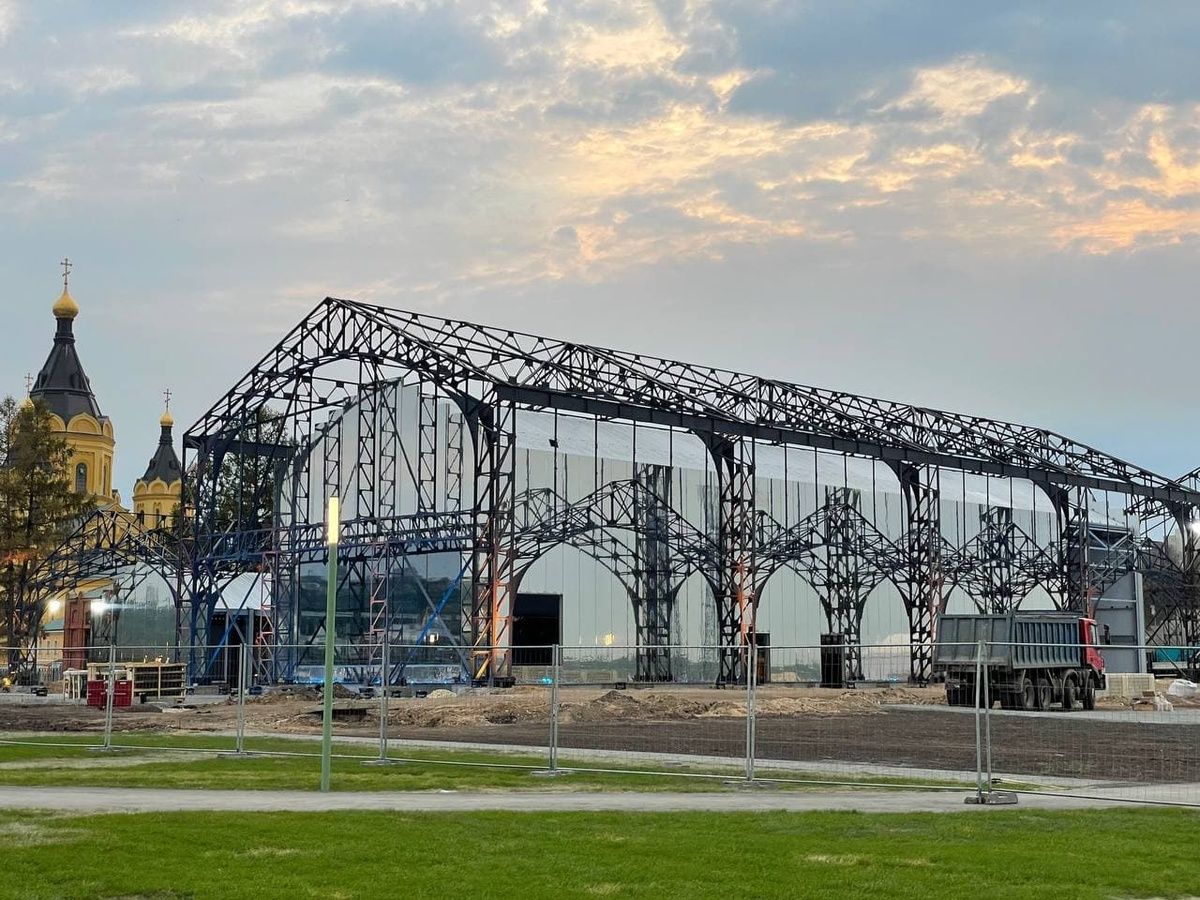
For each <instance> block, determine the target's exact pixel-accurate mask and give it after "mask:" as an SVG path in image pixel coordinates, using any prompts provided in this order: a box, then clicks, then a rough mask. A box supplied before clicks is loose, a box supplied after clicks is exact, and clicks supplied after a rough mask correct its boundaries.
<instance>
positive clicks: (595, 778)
mask: <svg viewBox="0 0 1200 900" xmlns="http://www.w3.org/2000/svg"><path fill="white" fill-rule="evenodd" d="M37 740H39V741H42V742H44V744H46V745H43V746H32V745H28V744H0V785H26V786H27V785H71V786H76V787H85V786H86V787H170V788H209V789H213V788H228V789H238V790H247V789H254V790H282V789H289V790H315V789H316V787H317V782H318V777H319V773H320V760H319V759H317V758H316V757H313V756H296V755H284V756H258V755H255V756H251V757H248V758H243V759H230V758H223V757H220V756H217V755H216V754H211V755H204V754H203V753H193V752H187V751H186V750H185V748H198V749H201V750H203V749H209V748H211V749H218V750H224V751H228V750H230V749H232V748H231V745H230V741H229V739H228V738H219V737H205V736H203V735H198V736H192V735H169V736H168V735H148V734H145V733H134V734H124V735H114V741H113V742H114V744H117V745H136V746H137V747H138V748H142V749H125V750H121V751H119V752H117V753H114V754H111V755H109V754H98V753H95V752H92V751H90V750H89V749H87V746H86V745H84V744H83V742H82V741H81V740H80V739H79V738H78V737H73V736H72V737H68V738H64V739H61V740H57V739H55V738H54V737H53V736H47V737H45V738H38V739H37ZM248 747H249V748H250V749H251V750H256V751H259V752H263V753H266V752H272V753H284V754H298V753H308V754H312V753H317V752H319V744H318V743H316V742H314V741H293V740H287V739H260V738H256V739H254V740H253V741H250V742H249V743H248ZM172 751H178V752H172ZM334 752H335V753H337V754H342V755H344V756H345V757H350V758H335V759H334V761H333V780H332V784H333V788H334V790H340V791H396V790H399V791H424V790H439V789H441V790H521V789H524V790H553V789H565V788H570V789H573V790H645V791H723V790H729V789H730V788H729V786H728V785H727V784H726V783H725V782H726V779H727V778H731V777H734V778H736V777H737V775H738V770H737V769H736V768H730V769H729V770H727V771H725V772H719V771H717V770H711V769H708V770H706V769H701V768H682V767H680V768H675V769H672V770H671V771H674V772H687V773H692V774H704V775H709V774H718V775H721V776H722V777H717V778H681V777H674V778H664V777H663V776H662V774H661V773H662V771H663V770H662V769H654V768H652V767H647V766H636V767H630V766H622V768H635V769H639V770H641V771H644V772H646V773H647V774H644V775H643V774H636V772H620V773H616V772H586V771H576V772H572V773H571V774H570V775H567V776H563V777H561V778H557V779H554V780H547V779H542V778H536V777H534V776H532V775H531V774H530V772H531V771H534V770H536V769H540V768H543V767H544V766H545V765H546V761H545V758H544V757H530V756H521V755H517V754H500V753H482V752H469V751H455V750H449V749H447V750H441V749H439V750H436V751H434V750H415V749H411V748H399V747H396V748H393V753H392V755H393V756H398V755H400V754H403V755H404V756H405V757H408V758H411V759H412V761H410V762H405V763H403V764H401V765H396V766H385V767H373V766H364V765H362V761H363V760H364V759H370V758H373V757H374V756H375V755H376V751H375V749H374V748H373V747H370V746H366V745H363V744H344V745H338V744H335V746H334ZM439 760H441V761H440V762H439ZM446 760H450V761H452V762H454V763H457V765H447V764H446V762H445V761H446ZM563 765H569V763H564V764H563ZM593 765H598V766H599V767H605V766H613V767H615V766H617V765H618V764H616V763H612V762H608V763H599V764H593ZM792 777H796V776H792ZM864 781H867V782H869V783H875V784H879V783H901V784H906V785H912V786H921V785H930V784H935V783H936V782H929V781H922V780H920V779H896V778H877V779H864ZM946 783H950V784H954V783H953V782H942V784H946ZM797 787H799V786H797ZM958 787H960V788H962V789H963V790H966V789H967V788H968V786H967V785H965V784H961V785H958Z"/></svg>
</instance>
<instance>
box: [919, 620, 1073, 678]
mask: <svg viewBox="0 0 1200 900" xmlns="http://www.w3.org/2000/svg"><path fill="white" fill-rule="evenodd" d="M937 635H938V636H937V644H936V646H935V647H934V651H933V664H934V666H941V667H945V668H963V667H969V666H974V665H975V658H976V655H977V653H978V650H977V648H978V644H979V642H980V641H984V642H985V644H986V646H985V648H984V650H985V655H984V663H985V664H986V665H989V666H1007V667H1008V668H1011V669H1069V668H1075V667H1078V666H1079V664H1080V659H1081V657H1082V655H1083V651H1082V648H1081V647H1080V646H1079V618H1078V617H1077V616H1072V615H1069V614H1058V615H1056V614H1053V613H1008V614H1000V615H973V616H953V615H950V616H947V615H944V616H939V617H938V632H937Z"/></svg>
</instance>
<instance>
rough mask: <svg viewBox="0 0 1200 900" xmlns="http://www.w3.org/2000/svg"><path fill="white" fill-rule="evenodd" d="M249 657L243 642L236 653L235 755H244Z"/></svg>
mask: <svg viewBox="0 0 1200 900" xmlns="http://www.w3.org/2000/svg"><path fill="white" fill-rule="evenodd" d="M248 662H249V656H248V654H247V653H246V642H245V641H244V640H243V641H242V643H241V647H240V648H239V651H238V709H237V751H236V752H237V755H238V756H244V755H245V753H246V677H247V672H248V670H247V668H246V666H247V663H248Z"/></svg>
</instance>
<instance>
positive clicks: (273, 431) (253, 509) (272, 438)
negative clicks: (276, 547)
mask: <svg viewBox="0 0 1200 900" xmlns="http://www.w3.org/2000/svg"><path fill="white" fill-rule="evenodd" d="M286 426H287V420H286V418H285V417H284V416H283V415H282V414H280V413H278V412H276V411H275V410H272V409H271V408H270V407H262V408H260V409H258V410H257V411H256V413H255V416H254V419H253V420H252V421H250V422H248V423H246V424H245V425H244V426H243V427H242V428H241V429H239V431H238V441H237V442H236V443H235V444H234V445H233V446H231V447H230V449H229V451H228V452H227V453H226V454H225V458H224V459H223V461H222V463H221V472H220V475H219V478H218V481H217V509H216V521H215V525H216V528H217V530H218V531H258V530H261V529H267V528H272V527H273V526H274V524H275V512H276V505H277V503H278V496H277V495H278V491H279V484H280V479H281V478H282V476H283V472H284V471H285V469H286V466H287V465H288V463H289V462H290V461H291V453H292V448H293V447H294V446H295V441H294V440H292V439H291V437H290V436H289V435H288V434H287V431H286Z"/></svg>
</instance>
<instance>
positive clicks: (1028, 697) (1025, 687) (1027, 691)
mask: <svg viewBox="0 0 1200 900" xmlns="http://www.w3.org/2000/svg"><path fill="white" fill-rule="evenodd" d="M1017 686H1018V687H1017V703H1016V706H1017V709H1033V707H1034V703H1035V702H1036V697H1035V692H1034V690H1033V681H1032V680H1031V679H1030V677H1029V676H1028V675H1022V676H1021V678H1020V680H1019V681H1018V682H1017Z"/></svg>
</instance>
